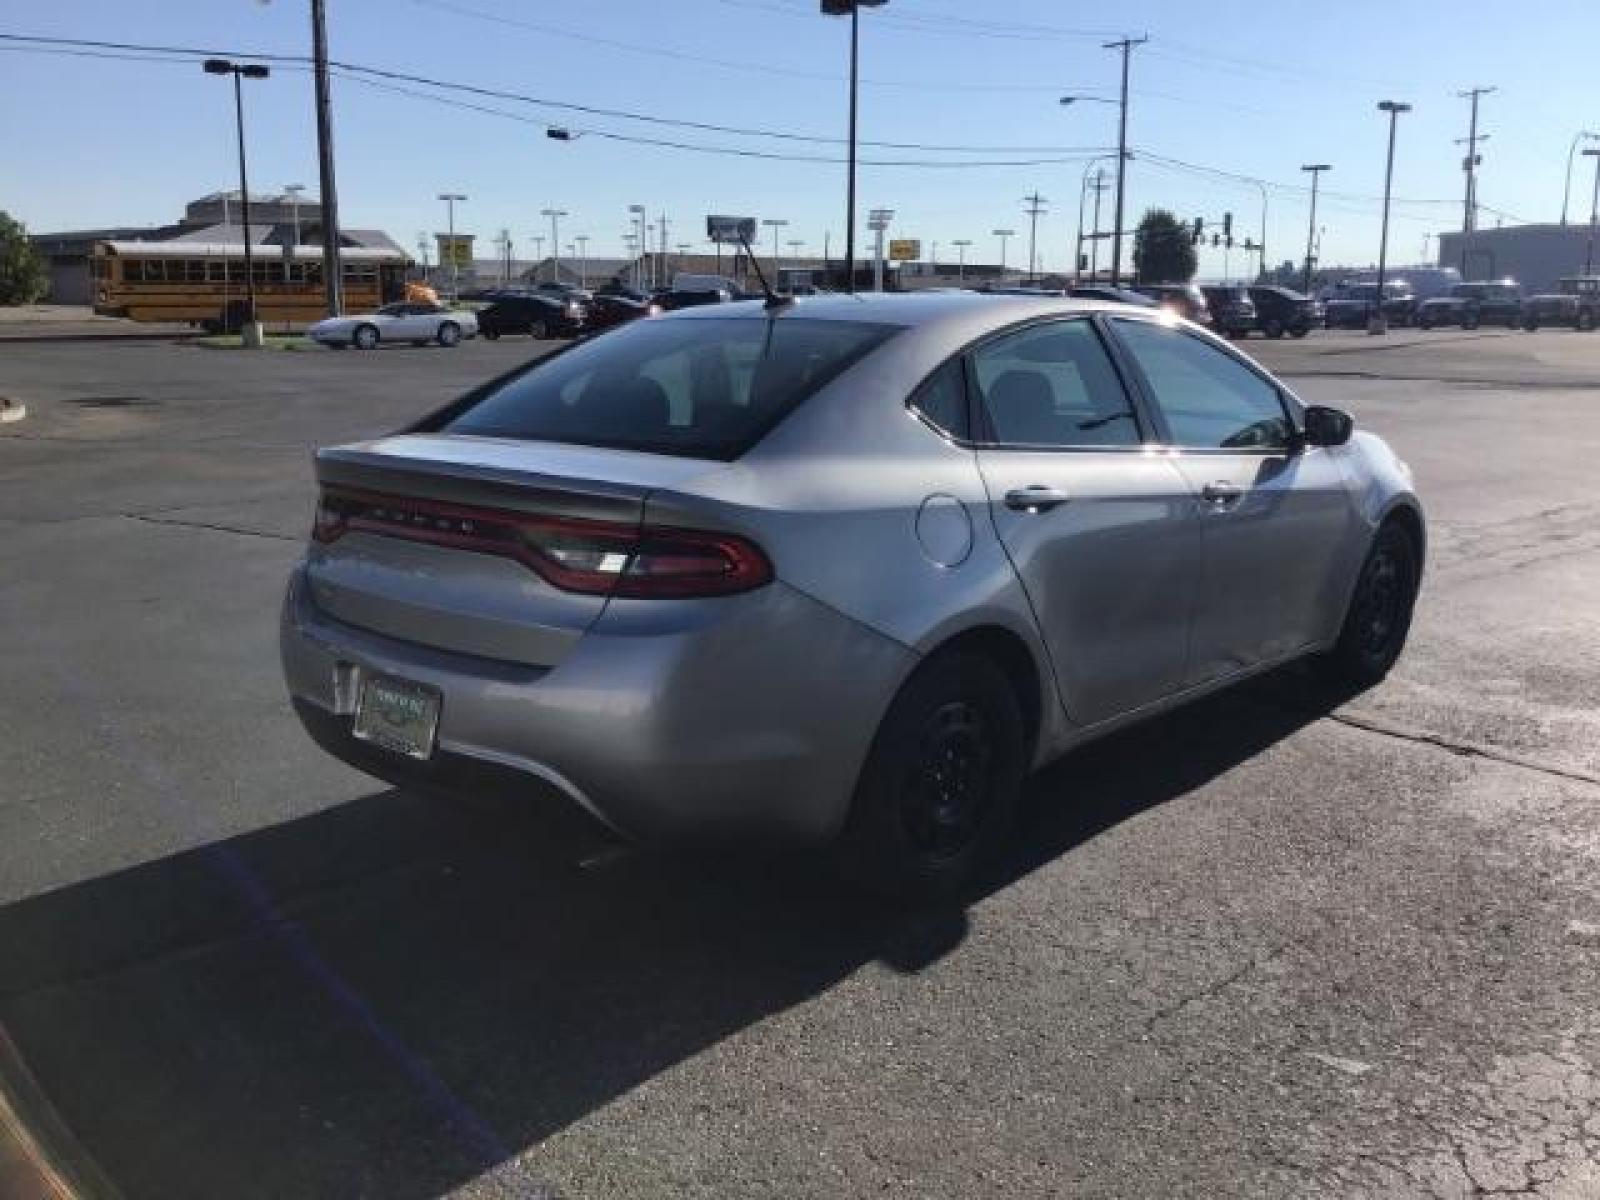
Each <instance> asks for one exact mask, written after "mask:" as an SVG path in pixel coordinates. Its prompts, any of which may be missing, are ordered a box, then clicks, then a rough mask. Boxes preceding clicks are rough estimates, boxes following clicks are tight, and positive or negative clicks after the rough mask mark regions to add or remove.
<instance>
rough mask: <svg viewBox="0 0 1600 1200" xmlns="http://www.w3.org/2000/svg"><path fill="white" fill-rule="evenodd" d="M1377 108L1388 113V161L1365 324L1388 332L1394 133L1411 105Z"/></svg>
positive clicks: (1381, 104)
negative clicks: (1374, 282)
mask: <svg viewBox="0 0 1600 1200" xmlns="http://www.w3.org/2000/svg"><path fill="white" fill-rule="evenodd" d="M1378 110H1379V111H1380V112H1386V113H1388V114H1389V162H1388V166H1386V167H1385V168H1384V172H1383V232H1382V233H1381V234H1380V235H1379V239H1378V295H1377V299H1376V300H1374V301H1373V303H1374V304H1375V305H1376V308H1375V309H1374V311H1373V314H1372V318H1371V320H1370V321H1369V322H1368V324H1367V332H1368V333H1388V332H1389V322H1388V319H1387V318H1386V317H1385V316H1384V313H1383V276H1384V268H1385V267H1387V266H1388V262H1389V195H1390V188H1391V187H1392V185H1393V183H1394V134H1395V128H1396V126H1398V125H1399V123H1400V114H1401V113H1406V112H1410V111H1411V105H1409V104H1404V103H1401V102H1400V101H1398V100H1383V101H1380V102H1379V104H1378Z"/></svg>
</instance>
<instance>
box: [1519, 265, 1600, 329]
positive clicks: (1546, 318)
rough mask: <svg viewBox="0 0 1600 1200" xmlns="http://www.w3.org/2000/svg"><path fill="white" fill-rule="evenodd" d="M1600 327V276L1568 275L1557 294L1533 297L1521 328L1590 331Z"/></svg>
mask: <svg viewBox="0 0 1600 1200" xmlns="http://www.w3.org/2000/svg"><path fill="white" fill-rule="evenodd" d="M1597 323H1600V275H1569V276H1567V277H1566V278H1565V279H1563V280H1562V281H1561V282H1560V283H1559V284H1558V285H1557V286H1556V290H1555V291H1554V292H1546V293H1542V294H1540V295H1537V296H1530V297H1528V299H1527V300H1525V301H1524V302H1523V305H1522V327H1523V328H1524V329H1528V330H1534V329H1537V328H1539V326H1541V325H1570V326H1572V328H1574V329H1582V330H1590V329H1593V328H1594V327H1595V325H1596V324H1597Z"/></svg>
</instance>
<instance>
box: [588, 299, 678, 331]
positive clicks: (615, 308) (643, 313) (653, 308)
mask: <svg viewBox="0 0 1600 1200" xmlns="http://www.w3.org/2000/svg"><path fill="white" fill-rule="evenodd" d="M661 311H662V310H661V306H660V305H659V304H656V303H655V302H654V301H651V300H634V299H632V298H631V297H628V296H602V295H597V296H595V298H594V299H593V300H591V301H590V302H589V313H588V319H587V320H586V321H585V325H586V327H587V328H588V329H590V330H600V329H611V328H613V327H614V326H617V325H626V324H627V323H628V322H629V321H637V320H638V319H639V318H640V317H653V316H655V315H656V314H657V313H659V312H661Z"/></svg>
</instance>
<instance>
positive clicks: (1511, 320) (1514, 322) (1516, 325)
mask: <svg viewBox="0 0 1600 1200" xmlns="http://www.w3.org/2000/svg"><path fill="white" fill-rule="evenodd" d="M1506 328H1507V329H1520V328H1522V318H1521V317H1519V316H1517V314H1516V313H1512V314H1511V315H1510V316H1509V317H1507V318H1506Z"/></svg>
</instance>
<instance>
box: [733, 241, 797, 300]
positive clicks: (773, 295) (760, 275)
mask: <svg viewBox="0 0 1600 1200" xmlns="http://www.w3.org/2000/svg"><path fill="white" fill-rule="evenodd" d="M739 244H740V245H741V246H743V247H744V252H745V255H746V257H748V258H749V259H750V265H751V266H752V267H754V268H755V269H756V278H757V279H759V280H761V290H762V291H763V292H765V293H766V296H767V302H766V304H765V305H763V307H765V308H769V309H770V308H787V307H788V306H789V305H791V304H793V303H794V297H793V296H784V295H780V294H779V293H777V292H775V291H773V290H772V285H771V284H769V283H768V282H767V276H766V273H765V272H763V271H762V270H761V260H760V259H758V258H757V257H756V255H755V251H754V250H752V249H750V239H749V238H747V237H745V236H744V234H743V233H741V234H739Z"/></svg>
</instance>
